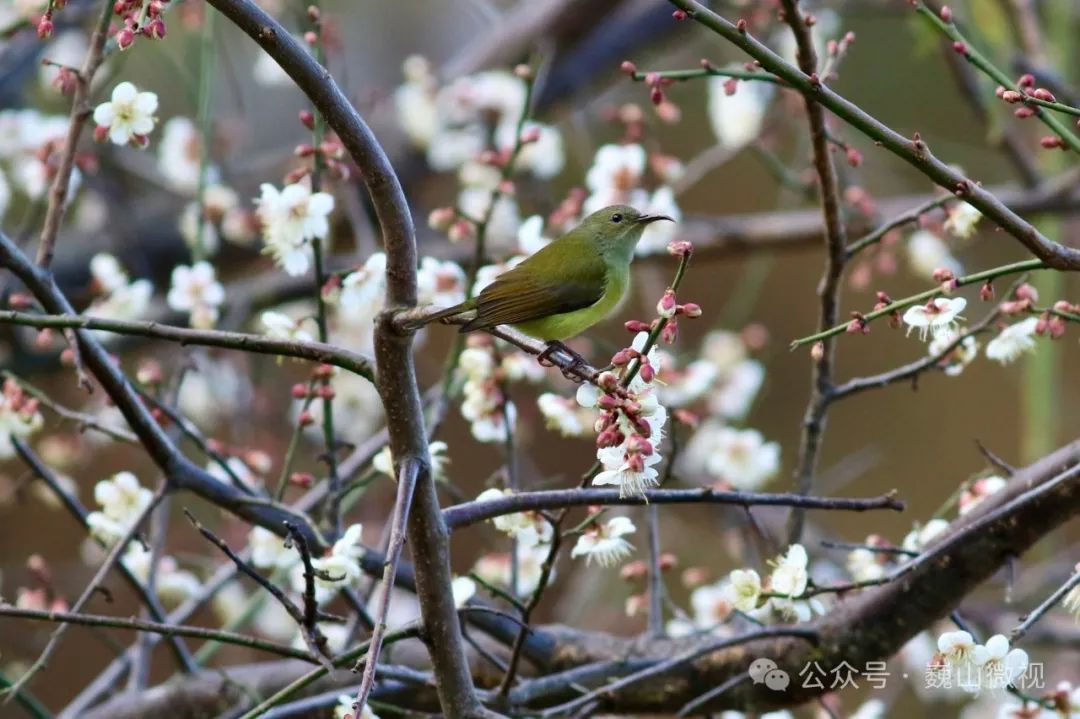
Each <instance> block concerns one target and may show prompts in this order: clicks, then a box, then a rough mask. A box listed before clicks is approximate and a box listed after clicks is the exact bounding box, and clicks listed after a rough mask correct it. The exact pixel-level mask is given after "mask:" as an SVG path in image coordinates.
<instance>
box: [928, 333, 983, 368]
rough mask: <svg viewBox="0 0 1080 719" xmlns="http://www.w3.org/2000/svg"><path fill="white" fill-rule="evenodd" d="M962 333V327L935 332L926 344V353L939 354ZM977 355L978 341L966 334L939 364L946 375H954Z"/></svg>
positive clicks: (932, 355)
mask: <svg viewBox="0 0 1080 719" xmlns="http://www.w3.org/2000/svg"><path fill="white" fill-rule="evenodd" d="M963 334H964V330H962V329H956V330H948V331H945V332H941V333H939V334H937V335H936V336H935V337H934V339H933V340H931V341H930V344H929V345H928V346H927V349H926V353H927V354H928V355H930V356H931V357H934V356H937V355H939V354H941V353H942V352H944V351H945V349H946V348H947V347H948V346H949V345H951V344H952V343H953V342H955V341H956V340H957V339H958V338H959V337H960V336H961V335H963ZM978 356H979V343H978V341H976V339H975V338H974V337H972V336H971V335H968V336H967V337H964V339H963V340H962V341H961V342H960V344H958V345H957V346H956V347H954V348H953V350H952V352H950V353H949V354H948V355H946V356H945V357H943V358H942V359H941V361H940V362H939V364H940V365H941V367H942V369H943V370H944V371H945V374H946V375H948V376H949V377H956V376H958V375H959V374H960V373H961V372H963V371H964V368H965V367H967V366H968V365H969V364H971V363H972V362H973V361H974V360H975V358H976V357H978Z"/></svg>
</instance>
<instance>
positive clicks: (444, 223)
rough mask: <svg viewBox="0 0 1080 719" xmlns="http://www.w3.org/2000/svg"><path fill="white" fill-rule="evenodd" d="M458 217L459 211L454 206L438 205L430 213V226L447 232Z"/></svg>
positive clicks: (438, 230)
mask: <svg viewBox="0 0 1080 719" xmlns="http://www.w3.org/2000/svg"><path fill="white" fill-rule="evenodd" d="M456 218H457V211H455V210H454V208H453V207H436V208H435V209H434V210H432V211H431V214H429V215H428V227H430V228H431V229H433V230H436V231H437V232H446V231H447V230H448V229H450V225H452V224H454V220H455V219H456Z"/></svg>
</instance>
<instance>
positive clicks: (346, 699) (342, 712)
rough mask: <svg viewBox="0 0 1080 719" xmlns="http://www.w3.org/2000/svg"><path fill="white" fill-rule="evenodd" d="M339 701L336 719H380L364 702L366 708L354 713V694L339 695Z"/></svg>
mask: <svg viewBox="0 0 1080 719" xmlns="http://www.w3.org/2000/svg"><path fill="white" fill-rule="evenodd" d="M331 626H333V625H331ZM320 630H322V627H320ZM323 633H324V634H325V633H326V632H325V631H324V632H323ZM343 648H344V647H343ZM337 700H338V703H337V706H336V707H334V719H346V718H348V719H379V715H378V714H376V713H375V712H374V711H372V709H371V705H370V704H368V703H367V702H364V706H363V707H361V708H360V711H358V712H357V711H354V709H353V708H354V706H355V704H356V696H355V695H353V694H339V695H338V698H337Z"/></svg>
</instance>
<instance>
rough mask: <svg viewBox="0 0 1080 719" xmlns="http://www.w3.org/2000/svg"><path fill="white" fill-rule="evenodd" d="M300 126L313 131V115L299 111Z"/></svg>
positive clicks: (305, 111) (307, 111) (308, 111)
mask: <svg viewBox="0 0 1080 719" xmlns="http://www.w3.org/2000/svg"><path fill="white" fill-rule="evenodd" d="M300 124H301V125H303V126H304V127H306V128H307V129H309V130H314V129H315V114H314V113H313V112H312V111H311V110H301V111H300Z"/></svg>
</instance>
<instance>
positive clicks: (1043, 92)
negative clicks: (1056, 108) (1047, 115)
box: [1031, 87, 1057, 102]
mask: <svg viewBox="0 0 1080 719" xmlns="http://www.w3.org/2000/svg"><path fill="white" fill-rule="evenodd" d="M1031 96H1032V97H1034V98H1035V99H1037V100H1043V101H1044V102H1057V98H1056V97H1054V93H1052V92H1050V91H1049V90H1047V89H1046V88H1045V87H1040V88H1039V89H1037V90H1036V91H1035V92H1033V93H1031Z"/></svg>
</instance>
